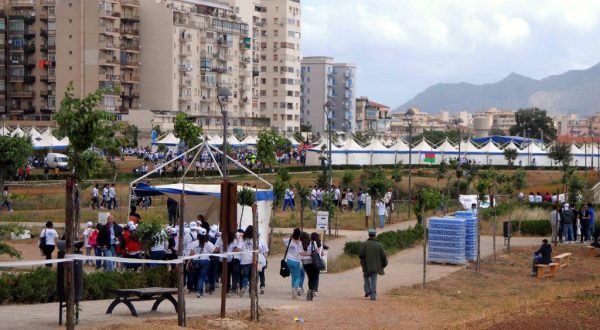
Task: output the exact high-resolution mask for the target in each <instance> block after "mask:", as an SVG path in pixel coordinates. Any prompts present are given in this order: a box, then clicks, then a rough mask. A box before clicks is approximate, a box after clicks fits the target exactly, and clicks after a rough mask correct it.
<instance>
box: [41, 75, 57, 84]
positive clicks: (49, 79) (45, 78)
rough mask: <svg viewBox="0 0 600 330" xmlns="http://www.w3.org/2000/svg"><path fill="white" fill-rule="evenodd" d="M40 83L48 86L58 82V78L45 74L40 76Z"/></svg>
mask: <svg viewBox="0 0 600 330" xmlns="http://www.w3.org/2000/svg"><path fill="white" fill-rule="evenodd" d="M40 81H42V82H45V83H47V84H50V83H54V82H55V81H56V76H55V75H47V74H43V75H40Z"/></svg>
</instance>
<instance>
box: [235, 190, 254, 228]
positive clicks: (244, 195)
mask: <svg viewBox="0 0 600 330" xmlns="http://www.w3.org/2000/svg"><path fill="white" fill-rule="evenodd" d="M255 202H256V193H255V192H254V190H253V189H250V188H248V187H244V188H242V190H239V191H238V194H237V203H238V204H240V205H241V206H242V212H241V213H240V220H239V221H238V228H241V226H242V220H243V219H244V209H245V208H246V206H248V207H252V205H254V203H255Z"/></svg>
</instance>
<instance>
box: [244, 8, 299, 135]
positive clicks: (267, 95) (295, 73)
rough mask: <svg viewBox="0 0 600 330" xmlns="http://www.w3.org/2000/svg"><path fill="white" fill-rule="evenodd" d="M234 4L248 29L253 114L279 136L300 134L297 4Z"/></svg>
mask: <svg viewBox="0 0 600 330" xmlns="http://www.w3.org/2000/svg"><path fill="white" fill-rule="evenodd" d="M234 2H235V4H236V6H237V7H236V10H238V11H239V12H240V15H241V16H242V17H244V18H246V19H248V20H249V21H248V22H249V23H250V24H251V27H252V28H251V30H252V34H251V37H252V57H251V58H252V77H253V78H252V79H253V81H252V84H253V95H252V106H253V112H254V113H255V114H257V115H258V116H267V117H268V118H270V120H271V126H272V127H273V128H274V129H276V130H277V131H279V132H281V133H287V134H289V133H293V132H298V131H300V88H301V81H300V49H301V43H300V29H301V20H300V17H301V14H300V1H299V0H252V1H251V0H235V1H234ZM249 3H252V6H250V5H249ZM249 11H250V12H249ZM250 16H251V20H250Z"/></svg>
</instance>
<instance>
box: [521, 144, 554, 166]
mask: <svg viewBox="0 0 600 330" xmlns="http://www.w3.org/2000/svg"><path fill="white" fill-rule="evenodd" d="M517 153H518V157H517V159H518V160H519V161H520V162H521V164H522V165H526V166H532V165H536V166H552V160H551V159H549V158H548V153H547V152H545V151H543V150H542V149H540V147H538V145H537V144H535V143H529V144H528V145H527V146H525V148H523V149H522V150H517Z"/></svg>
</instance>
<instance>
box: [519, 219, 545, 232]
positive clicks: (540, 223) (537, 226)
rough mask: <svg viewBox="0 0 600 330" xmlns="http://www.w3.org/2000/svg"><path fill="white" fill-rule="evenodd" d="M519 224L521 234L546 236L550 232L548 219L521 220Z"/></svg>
mask: <svg viewBox="0 0 600 330" xmlns="http://www.w3.org/2000/svg"><path fill="white" fill-rule="evenodd" d="M520 225H521V226H520V228H521V235H523V236H548V235H550V234H551V233H552V227H551V226H550V221H548V220H522V221H520Z"/></svg>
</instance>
